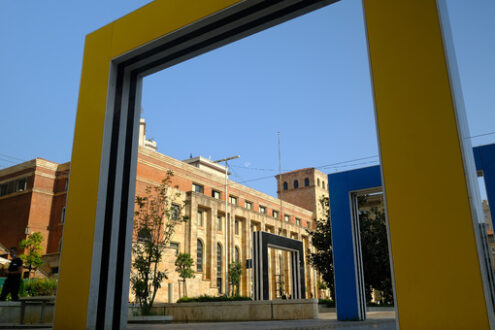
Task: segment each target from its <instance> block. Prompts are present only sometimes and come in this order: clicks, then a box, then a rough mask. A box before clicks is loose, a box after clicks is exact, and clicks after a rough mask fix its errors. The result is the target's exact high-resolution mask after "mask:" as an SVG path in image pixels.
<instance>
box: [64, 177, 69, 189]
mask: <svg viewBox="0 0 495 330" xmlns="http://www.w3.org/2000/svg"><path fill="white" fill-rule="evenodd" d="M67 189H69V179H65V188H64V190H65V191H67Z"/></svg>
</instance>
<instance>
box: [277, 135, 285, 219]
mask: <svg viewBox="0 0 495 330" xmlns="http://www.w3.org/2000/svg"><path fill="white" fill-rule="evenodd" d="M277 140H278V177H279V188H278V189H279V194H278V195H279V196H278V199H279V201H280V221H284V220H285V218H284V209H283V205H282V198H280V193H281V192H282V154H281V152H280V131H279V132H277ZM282 227H283V226H282Z"/></svg>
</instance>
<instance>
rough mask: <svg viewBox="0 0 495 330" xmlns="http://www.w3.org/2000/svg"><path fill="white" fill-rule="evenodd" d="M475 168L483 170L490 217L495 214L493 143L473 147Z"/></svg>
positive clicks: (494, 153)
mask: <svg viewBox="0 0 495 330" xmlns="http://www.w3.org/2000/svg"><path fill="white" fill-rule="evenodd" d="M473 152H474V161H475V163H476V169H477V170H478V171H483V176H484V177H485V187H486V196H487V198H488V205H489V206H490V214H491V215H492V219H494V216H495V144H488V145H486V146H479V147H475V148H473Z"/></svg>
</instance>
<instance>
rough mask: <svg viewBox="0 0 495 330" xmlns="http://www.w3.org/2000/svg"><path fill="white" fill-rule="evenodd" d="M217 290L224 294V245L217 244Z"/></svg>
mask: <svg viewBox="0 0 495 330" xmlns="http://www.w3.org/2000/svg"><path fill="white" fill-rule="evenodd" d="M217 288H218V293H222V245H221V244H220V243H217Z"/></svg>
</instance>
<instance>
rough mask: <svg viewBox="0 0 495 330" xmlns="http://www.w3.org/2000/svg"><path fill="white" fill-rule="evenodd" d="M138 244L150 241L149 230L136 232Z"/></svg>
mask: <svg viewBox="0 0 495 330" xmlns="http://www.w3.org/2000/svg"><path fill="white" fill-rule="evenodd" d="M137 239H138V242H146V241H149V240H151V232H150V230H149V228H141V229H140V230H139V232H138V238H137Z"/></svg>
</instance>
